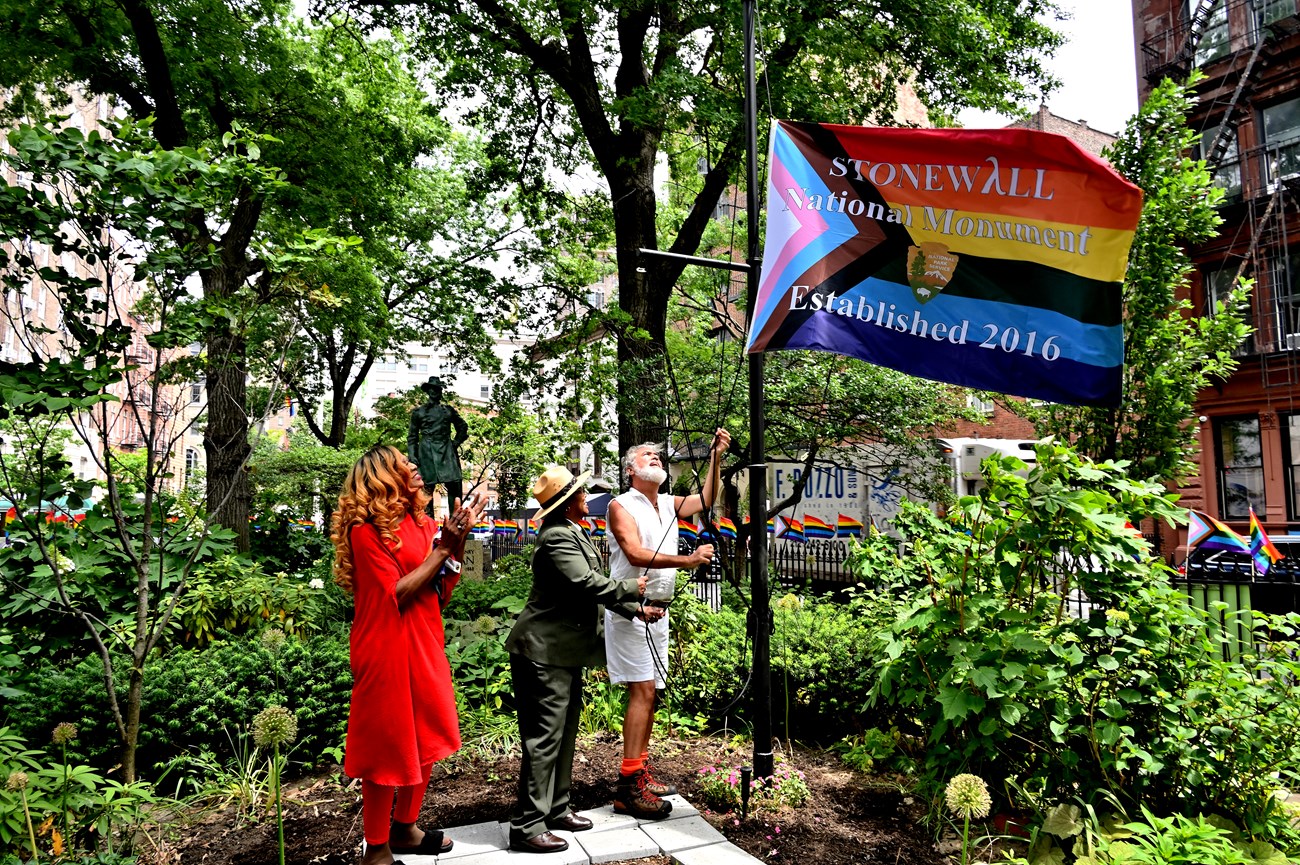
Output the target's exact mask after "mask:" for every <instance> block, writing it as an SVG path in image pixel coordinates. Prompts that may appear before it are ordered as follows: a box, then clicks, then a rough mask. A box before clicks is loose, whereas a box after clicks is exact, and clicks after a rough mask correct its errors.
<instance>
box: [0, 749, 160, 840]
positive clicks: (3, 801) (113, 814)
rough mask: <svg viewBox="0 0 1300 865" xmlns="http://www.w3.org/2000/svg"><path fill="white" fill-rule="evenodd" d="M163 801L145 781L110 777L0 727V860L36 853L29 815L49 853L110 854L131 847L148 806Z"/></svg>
mask: <svg viewBox="0 0 1300 865" xmlns="http://www.w3.org/2000/svg"><path fill="white" fill-rule="evenodd" d="M45 738H46V739H47V740H48V736H46V737H45ZM16 773H21V775H18V776H16ZM24 801H25V805H26V807H25V808H24ZM159 801H160V800H159V799H158V797H156V796H155V795H154V792H153V790H152V789H151V788H150V786H149V785H148V784H146V783H144V782H142V781H137V782H135V783H133V784H121V783H119V782H117V781H112V780H109V779H106V778H104V777H103V775H101V774H100V773H98V772H96V771H94V770H93V769H91V768H90V767H89V766H83V765H77V764H75V763H73V762H71V761H69V762H64V761H63V760H62V758H60V757H56V756H55V755H54V754H52V753H51V752H49V751H43V750H40V749H35V748H31V747H29V745H28V744H27V741H26V740H25V739H24V738H23V737H22V736H19V735H18V734H17V733H15V732H14V731H13V730H11V729H10V728H8V727H0V861H6V857H7V856H16V857H18V859H17V861H22V859H23V858H26V857H28V856H31V854H32V850H31V836H30V835H29V833H28V823H27V817H28V814H29V813H30V816H31V821H32V824H33V827H34V829H33V831H34V832H35V834H36V844H37V846H38V849H40V850H41V852H42V854H43V855H44V856H47V857H49V856H50V854H51V852H52V851H53V850H55V849H62V850H63V851H64V852H63V855H64V856H65V857H66V856H68V854H69V853H75V852H77V851H79V850H85V851H89V852H91V853H95V852H101V853H103V854H106V855H108V856H112V854H113V853H114V850H115V849H116V850H119V851H120V850H123V849H125V850H129V849H130V844H131V840H132V836H133V835H134V830H135V829H136V828H137V827H138V826H139V824H140V823H141V822H142V821H143V819H144V817H145V815H146V809H148V808H149V807H150V806H153V805H156V804H157V803H158V802H159ZM37 827H38V828H37ZM103 861H108V860H103ZM114 861H116V860H114Z"/></svg>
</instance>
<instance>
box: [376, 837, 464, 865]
mask: <svg viewBox="0 0 1300 865" xmlns="http://www.w3.org/2000/svg"><path fill="white" fill-rule="evenodd" d="M454 846H455V842H453V841H452V840H451V839H450V838H446V837H444V836H443V833H442V830H441V829H430V830H428V831H427V832H425V833H424V837H423V838H421V839H420V843H419V844H418V845H417V846H415V847H398V846H397V845H395V844H394V845H389V848H388V849H389V850H392V851H393V855H394V856H396V855H397V854H398V853H410V854H412V855H413V856H438V855H440V854H442V853H450V852H451V848H452V847H454ZM394 865H396V863H394Z"/></svg>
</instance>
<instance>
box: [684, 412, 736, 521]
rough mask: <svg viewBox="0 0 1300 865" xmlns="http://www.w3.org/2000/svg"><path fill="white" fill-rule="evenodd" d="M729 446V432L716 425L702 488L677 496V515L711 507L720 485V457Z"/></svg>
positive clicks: (724, 454) (691, 514) (697, 511)
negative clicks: (697, 491) (693, 492)
mask: <svg viewBox="0 0 1300 865" xmlns="http://www.w3.org/2000/svg"><path fill="white" fill-rule="evenodd" d="M729 447H731V433H729V432H727V431H726V430H725V429H723V428H722V427H718V429H717V431H716V432H714V434H713V447H711V448H709V473H708V474H707V475H705V477H704V488H703V490H702V491H701V492H699V493H696V494H695V495H691V496H678V497H677V501H676V502H675V504H676V506H677V515H678V516H681V517H693V516H695V515H696V514H698V513H699V512H700V511H702V510H704V509H705V508H711V507H713V501H714V496H716V495H717V490H718V487H719V486H721V485H722V481H721V474H722V459H723V457H724V456H726V453H727V448H729Z"/></svg>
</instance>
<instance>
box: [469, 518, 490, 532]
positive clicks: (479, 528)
mask: <svg viewBox="0 0 1300 865" xmlns="http://www.w3.org/2000/svg"><path fill="white" fill-rule="evenodd" d="M471 531H472V532H474V533H475V534H481V533H483V532H490V531H492V521H491V520H479V521H478V522H476V523H475V524H474V528H473V529H471Z"/></svg>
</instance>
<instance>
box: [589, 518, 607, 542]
mask: <svg viewBox="0 0 1300 865" xmlns="http://www.w3.org/2000/svg"><path fill="white" fill-rule="evenodd" d="M591 536H592V537H593V538H603V537H605V521H604V520H602V519H601V518H600V517H592V518H591Z"/></svg>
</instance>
